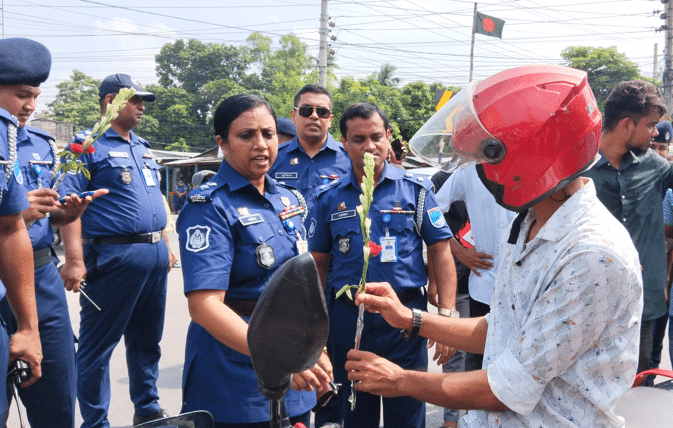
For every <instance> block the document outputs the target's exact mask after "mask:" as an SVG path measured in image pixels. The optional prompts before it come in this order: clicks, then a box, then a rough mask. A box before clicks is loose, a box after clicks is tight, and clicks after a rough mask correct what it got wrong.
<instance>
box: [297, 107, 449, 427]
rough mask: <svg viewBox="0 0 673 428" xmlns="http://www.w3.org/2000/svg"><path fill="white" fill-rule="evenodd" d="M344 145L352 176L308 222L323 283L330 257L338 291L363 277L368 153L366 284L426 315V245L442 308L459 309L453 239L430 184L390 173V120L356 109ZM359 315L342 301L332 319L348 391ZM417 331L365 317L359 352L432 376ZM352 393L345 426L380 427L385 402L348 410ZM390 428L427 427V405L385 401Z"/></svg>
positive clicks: (326, 190)
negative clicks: (369, 158)
mask: <svg viewBox="0 0 673 428" xmlns="http://www.w3.org/2000/svg"><path fill="white" fill-rule="evenodd" d="M340 128H341V134H342V142H343V146H344V148H345V149H346V151H347V152H348V156H349V157H350V161H351V162H352V170H351V172H350V173H349V174H347V175H346V176H344V177H342V178H341V179H339V180H338V181H336V182H333V183H330V184H327V185H323V186H322V187H321V188H319V189H318V190H317V191H316V196H315V197H316V201H315V202H314V204H315V211H314V212H313V214H309V216H313V218H314V219H315V220H316V221H315V224H316V227H315V231H314V235H313V237H312V238H311V239H310V241H309V248H310V249H311V254H312V255H313V257H314V259H315V261H316V264H317V265H318V267H319V270H320V273H321V275H322V279H323V282H324V280H325V277H326V275H327V266H328V263H329V258H330V256H332V257H333V259H332V263H333V270H332V272H331V273H330V281H331V284H332V287H333V291H334V292H336V291H337V290H339V289H340V288H341V287H342V286H344V285H346V284H351V285H357V284H358V283H359V281H360V277H361V276H362V265H363V245H367V244H366V243H364V242H363V238H362V234H361V231H360V217H359V215H358V214H357V211H356V207H357V206H358V205H361V203H360V201H359V196H360V194H361V193H362V192H361V188H360V183H361V182H362V178H363V176H364V154H365V153H371V154H372V155H373V157H374V183H375V188H374V194H373V197H374V200H373V202H372V205H371V207H370V211H369V218H371V220H372V225H371V233H370V237H371V238H370V239H371V240H372V241H373V242H375V243H377V244H380V245H381V246H382V247H383V250H382V251H381V253H380V254H379V255H378V256H376V257H372V258H370V261H369V270H368V275H367V281H368V282H370V281H371V282H376V281H391V284H394V287H395V290H396V291H397V293H398V295H399V296H400V299H401V300H402V301H403V302H404V303H405V304H406V305H407V306H408V307H410V308H414V309H421V310H425V308H426V307H427V299H426V297H425V295H424V294H423V292H422V291H421V288H422V287H423V286H425V284H426V283H427V277H426V275H425V269H424V265H423V242H425V243H426V244H427V246H428V259H429V262H432V263H434V266H446V269H435V271H436V272H435V281H436V283H437V287H438V293H439V299H438V300H439V302H440V306H442V307H443V308H445V309H447V310H450V309H455V288H456V276H455V267H454V264H453V259H452V257H451V252H450V250H449V242H448V240H449V238H450V237H451V236H453V235H452V234H451V230H450V229H449V228H448V226H447V225H446V221H445V220H444V217H443V216H442V214H441V211H440V209H439V207H438V206H437V202H436V201H435V197H434V194H433V193H432V192H431V191H429V189H430V188H431V186H432V182H431V181H430V180H424V179H423V178H422V177H415V176H413V174H411V173H405V172H404V171H402V170H400V169H398V168H393V167H391V166H390V165H388V164H387V163H386V161H385V159H386V156H387V155H388V148H389V141H390V131H389V130H388V129H389V123H388V118H387V117H386V115H385V113H383V111H381V109H380V108H379V107H378V106H376V105H374V104H366V103H358V104H353V105H351V106H350V107H349V108H348V109H347V110H346V111H345V112H344V114H343V116H342V118H341V123H340ZM357 315H358V310H357V308H356V306H355V304H354V303H353V302H352V301H351V300H349V299H348V297H347V296H346V295H345V294H343V295H342V296H341V297H340V298H339V299H338V301H337V302H335V303H334V306H333V308H332V310H331V313H330V332H329V341H330V344H331V356H332V363H333V366H334V377H335V379H336V382H338V383H342V384H343V385H344V386H346V385H349V384H350V383H349V382H348V378H347V373H346V371H345V369H344V364H345V363H346V354H347V352H348V350H350V349H351V348H352V347H353V343H354V341H353V340H354V336H355V327H356V320H357ZM417 333H418V331H412V332H411V334H408V335H407V337H406V339H407V340H405V338H403V337H402V336H401V335H400V331H399V330H396V329H393V328H390V327H389V326H387V323H386V322H385V320H384V319H383V318H381V317H380V316H379V315H377V314H365V321H364V331H363V333H362V341H361V349H369V350H374V349H375V350H376V352H380V354H378V355H382V354H383V355H386V356H387V358H391V359H393V360H395V361H396V362H397V363H398V364H401V365H403V366H405V367H407V368H413V369H419V370H427V365H428V357H427V350H426V341H425V340H416V334H417ZM438 351H439V354H438V355H437V357H438V358H439V360H440V362H444V361H445V360H446V359H448V357H449V355H448V354H449V352H450V350H449V349H448V348H444V347H441V345H440V346H439V348H438ZM348 395H349V394H348V388H344V391H343V393H341V394H339V396H340V399H341V403H342V406H343V409H344V416H345V419H344V422H345V424H344V426H345V427H346V428H348V427H357V428H367V427H372V428H373V427H377V428H378V426H379V415H380V397H378V396H374V395H371V394H366V393H358V394H357V404H356V406H355V410H354V411H351V410H350V407H348V408H347V404H348V403H347V402H346V399H347V398H348ZM383 414H384V416H383V417H384V423H385V426H386V428H389V427H411V426H413V427H424V426H425V405H424V404H423V403H421V402H420V401H416V400H414V399H408V398H390V399H389V398H386V399H384V400H383Z"/></svg>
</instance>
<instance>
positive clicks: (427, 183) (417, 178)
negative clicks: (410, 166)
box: [404, 171, 432, 190]
mask: <svg viewBox="0 0 673 428" xmlns="http://www.w3.org/2000/svg"><path fill="white" fill-rule="evenodd" d="M404 179H405V180H407V181H411V182H412V183H416V184H418V185H419V186H421V187H422V188H424V189H425V190H430V188H432V180H430V179H429V178H427V177H425V176H423V175H416V174H413V173H411V172H409V171H407V172H405V173H404Z"/></svg>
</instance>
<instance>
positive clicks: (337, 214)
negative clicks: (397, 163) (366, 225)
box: [307, 163, 453, 293]
mask: <svg viewBox="0 0 673 428" xmlns="http://www.w3.org/2000/svg"><path fill="white" fill-rule="evenodd" d="M431 186H432V181H430V180H429V179H425V178H424V177H420V176H414V175H413V174H411V173H410V172H406V173H405V172H404V171H403V170H401V169H399V168H393V167H391V166H390V165H388V164H387V163H386V166H385V168H384V170H383V172H382V173H381V177H380V179H379V182H378V183H377V185H376V187H374V200H373V202H372V205H371V207H370V209H369V217H370V218H371V219H372V225H371V230H370V239H371V241H373V242H374V243H376V244H379V245H381V246H382V247H383V250H382V251H381V253H380V254H379V255H378V256H376V257H371V258H370V259H369V268H368V270H367V281H387V282H389V283H390V284H391V285H392V287H393V288H394V289H395V291H396V292H398V293H399V292H402V291H404V289H405V288H418V287H423V286H424V285H425V284H426V283H427V277H426V275H425V268H424V262H423V241H424V242H425V244H426V245H428V246H430V245H433V244H435V243H437V242H439V241H441V240H443V239H448V238H450V237H452V236H453V234H452V233H451V230H450V229H449V227H448V226H447V224H446V221H445V220H444V217H443V216H442V213H441V211H440V209H439V206H438V205H437V201H436V200H435V195H434V193H433V192H432V191H431V190H430V188H431ZM422 188H423V189H425V190H426V194H425V206H424V207H423V211H422V213H417V209H416V207H417V203H418V199H419V193H420V192H421V189H422ZM361 194H362V191H361V188H360V185H359V183H357V181H356V178H355V174H354V173H353V172H352V171H351V172H350V173H349V174H348V175H347V176H346V177H344V178H343V179H341V180H339V181H338V182H335V183H332V184H328V185H325V186H322V187H321V188H320V189H318V191H317V192H316V195H315V197H316V201H315V211H314V212H313V213H311V214H310V216H309V217H310V224H309V225H307V228H308V236H309V247H310V248H311V251H316V252H319V253H326V254H329V253H331V254H332V256H333V258H332V267H333V269H332V272H331V284H332V287H333V289H334V290H339V289H340V288H341V287H342V286H343V285H346V284H351V285H357V282H358V280H359V278H360V276H361V275H362V265H363V246H364V242H363V237H362V232H361V231H360V216H359V215H358V213H357V211H356V207H357V206H358V205H360V200H359V197H360V195H361ZM314 214H315V215H314ZM417 214H421V216H422V218H423V221H422V223H421V228H420V235H419V233H418V232H417V231H416V217H417ZM329 282H330V281H328V283H329Z"/></svg>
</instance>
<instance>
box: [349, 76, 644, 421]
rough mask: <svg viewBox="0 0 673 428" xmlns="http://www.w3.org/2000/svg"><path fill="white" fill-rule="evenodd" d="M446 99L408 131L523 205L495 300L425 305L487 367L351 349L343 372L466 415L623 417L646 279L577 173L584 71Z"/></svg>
mask: <svg viewBox="0 0 673 428" xmlns="http://www.w3.org/2000/svg"><path fill="white" fill-rule="evenodd" d="M454 98H455V99H453V100H451V101H450V102H449V103H447V105H445V106H444V107H443V108H442V109H441V110H440V111H439V112H438V113H436V114H435V116H433V117H432V118H431V119H430V121H429V122H428V123H426V124H425V125H424V126H423V128H421V129H420V130H419V131H418V133H417V134H416V136H414V138H413V139H412V141H411V148H412V151H414V152H415V153H416V154H418V155H421V156H424V157H426V158H428V157H430V156H432V159H433V161H439V163H440V164H442V166H443V167H445V168H447V169H450V168H451V167H452V166H451V165H455V164H456V163H457V162H455V157H456V156H455V155H456V154H458V155H459V156H460V157H462V158H468V159H470V160H472V161H476V162H477V163H479V164H478V165H477V169H478V171H479V177H480V179H481V180H482V182H483V183H484V184H485V185H486V187H487V188H488V189H489V190H490V191H491V193H492V194H493V195H494V196H495V198H496V200H497V201H498V203H499V204H500V205H502V206H504V207H506V208H509V209H512V210H515V211H519V212H520V214H519V216H518V217H517V218H516V219H515V220H514V221H513V223H512V225H510V228H509V230H508V231H507V233H506V236H507V237H509V239H507V241H506V242H503V243H502V244H501V245H502V247H501V250H500V255H501V264H500V266H501V268H500V272H499V275H498V277H497V279H496V283H495V288H494V292H493V300H492V301H491V313H490V314H488V315H486V316H485V317H480V318H468V319H456V318H446V317H440V316H436V315H433V314H428V313H425V312H424V313H422V317H421V322H420V333H419V334H420V335H422V336H425V337H427V338H429V339H433V340H436V341H438V342H441V343H444V344H445V345H448V346H451V347H455V348H458V349H462V350H465V351H469V352H483V353H484V364H483V369H482V370H479V371H473V372H467V373H424V372H414V371H405V370H402V369H401V368H400V367H398V366H397V365H395V364H393V363H391V362H389V361H387V360H385V359H383V358H380V357H378V356H376V355H374V354H371V353H367V352H362V351H350V352H349V354H348V356H349V361H348V363H347V364H346V370H347V371H349V379H351V380H356V381H359V383H357V384H356V387H355V388H356V389H358V390H362V391H367V392H370V393H374V394H380V395H383V396H411V397H414V398H417V399H420V400H424V401H428V402H431V403H434V404H437V405H440V406H443V407H452V408H461V409H474V410H471V411H470V412H469V413H468V414H467V416H465V417H464V418H463V419H462V420H461V422H460V425H459V426H461V427H483V426H514V427H516V426H538V427H540V426H542V427H559V426H623V425H624V420H623V418H621V417H620V416H618V415H616V414H615V413H614V410H613V407H614V402H615V400H616V399H617V398H618V397H619V396H620V395H621V394H622V393H623V392H625V391H626V390H627V389H628V388H629V387H630V386H631V383H632V381H633V378H634V375H635V374H636V364H637V356H638V338H639V337H638V336H639V320H640V316H641V312H642V279H641V276H640V267H639V263H638V254H637V252H636V250H635V248H634V246H633V244H632V242H631V240H630V239H628V236H629V235H628V232H627V231H626V230H625V229H624V227H623V226H622V225H620V224H619V222H618V221H617V220H616V219H615V218H614V217H613V216H612V215H611V214H610V212H609V211H608V210H607V209H606V208H605V206H603V204H601V202H600V201H599V200H598V198H597V197H596V191H595V187H594V185H593V182H592V181H591V180H590V179H586V178H582V177H580V175H581V174H582V173H583V172H584V171H586V170H587V169H588V168H590V167H591V165H592V164H593V163H594V162H595V160H594V158H595V156H596V153H597V151H598V145H599V140H600V132H601V116H600V113H599V111H598V108H597V106H596V101H595V99H594V97H593V94H592V92H591V89H590V88H589V86H588V84H587V80H586V73H584V72H582V71H579V70H573V69H569V68H565V67H560V66H530V67H520V68H516V69H511V70H507V71H504V72H501V73H498V74H496V75H494V76H492V77H490V78H488V79H486V80H484V81H483V82H473V83H472V84H470V85H469V86H468V88H467V89H464V90H463V91H461V92H459V93H458V94H457V96H456V97H454ZM438 150H439V156H438V154H437V152H438ZM459 162H460V161H459ZM367 291H368V293H367V294H358V296H357V298H356V303H364V304H365V307H366V308H367V310H370V311H378V312H379V313H380V314H381V315H382V316H383V317H384V318H385V319H386V321H387V322H388V323H390V324H391V325H392V326H394V327H397V328H402V329H410V328H412V325H414V324H413V316H412V313H411V311H410V310H408V309H406V308H404V307H403V306H402V305H400V304H399V302H398V301H397V299H396V297H395V295H394V293H392V292H391V289H390V286H389V285H388V284H368V285H367ZM415 326H416V327H417V326H418V322H416V324H415Z"/></svg>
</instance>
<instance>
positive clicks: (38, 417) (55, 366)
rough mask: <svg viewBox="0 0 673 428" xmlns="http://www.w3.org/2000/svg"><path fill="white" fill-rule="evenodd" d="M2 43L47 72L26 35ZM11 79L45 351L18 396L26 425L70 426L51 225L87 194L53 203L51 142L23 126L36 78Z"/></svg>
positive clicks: (3, 97)
mask: <svg viewBox="0 0 673 428" xmlns="http://www.w3.org/2000/svg"><path fill="white" fill-rule="evenodd" d="M5 45H8V46H6V49H11V50H13V51H15V52H24V50H25V51H28V52H30V51H34V52H35V54H36V58H37V66H38V68H39V69H44V70H46V74H48V73H49V69H50V65H51V54H50V53H49V50H48V49H47V48H46V47H45V46H43V45H41V44H39V43H37V42H34V41H32V40H27V39H14V40H13V41H10V42H6V43H5ZM45 79H46V76H45ZM16 82H18V83H16ZM16 82H15V83H12V84H6V83H4V82H0V108H3V109H5V110H6V111H7V112H9V113H10V114H12V115H13V116H14V117H16V118H17V119H18V125H19V128H18V131H17V138H16V142H15V143H12V144H11V145H10V147H9V155H10V158H16V159H17V161H18V170H16V174H14V179H15V180H16V181H17V182H18V183H19V184H20V185H22V186H23V187H24V188H25V189H26V191H27V192H28V193H27V196H28V201H29V203H30V207H29V208H28V209H26V210H24V211H23V213H22V216H23V220H24V221H25V222H26V224H27V225H29V226H28V227H29V229H28V232H29V234H30V240H31V242H32V244H33V261H34V265H35V295H36V296H35V297H36V300H37V308H38V317H39V330H40V341H41V343H42V352H43V354H44V360H43V361H42V378H41V379H40V381H39V382H37V383H36V384H35V385H33V386H31V387H30V388H21V389H20V390H19V395H20V396H21V401H22V402H23V404H24V406H25V407H26V411H27V413H28V420H29V422H30V425H31V427H33V428H38V427H45V428H47V427H49V428H53V427H63V428H72V427H74V426H75V399H76V395H75V393H76V383H75V342H74V335H73V332H72V326H71V325H70V315H69V312H68V304H67V302H66V298H65V289H64V288H63V281H62V280H61V277H60V275H59V273H58V270H57V269H56V264H55V263H54V262H55V261H56V260H58V259H56V258H55V256H54V251H53V249H52V248H51V243H52V242H53V241H54V234H53V233H52V230H51V225H52V224H54V225H63V224H65V223H67V222H71V221H73V220H74V219H75V218H77V217H78V216H79V215H80V214H81V213H82V211H83V210H84V209H85V208H86V206H87V205H88V203H89V202H91V200H92V198H91V197H88V198H86V199H84V200H81V199H80V198H78V197H77V196H76V195H74V196H69V197H67V198H66V199H65V200H66V201H67V202H64V203H63V204H60V203H59V202H58V199H59V194H58V193H57V192H56V191H55V190H52V189H51V184H52V174H51V171H52V170H53V169H54V166H55V165H54V160H55V159H56V157H55V154H56V147H55V145H54V140H53V138H52V137H51V136H50V135H49V134H48V133H46V132H45V131H43V130H41V129H37V128H33V127H31V126H26V121H27V120H28V119H29V118H30V115H31V114H32V113H33V111H34V110H35V100H36V98H37V96H38V95H39V94H40V88H39V87H38V86H39V85H40V83H41V82H39V81H33V80H32V79H25V78H24V79H20V80H17V81H16ZM13 171H14V170H13ZM104 193H106V191H104V190H99V191H97V192H96V194H95V195H94V196H95V197H97V196H100V195H102V194H104ZM47 216H49V217H47ZM0 313H1V314H2V318H3V320H4V321H5V323H6V325H7V329H8V332H9V334H10V335H11V334H14V333H15V332H16V328H17V325H16V318H15V317H14V316H13V315H12V311H11V309H10V307H9V304H8V302H7V300H2V301H1V302H0Z"/></svg>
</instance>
